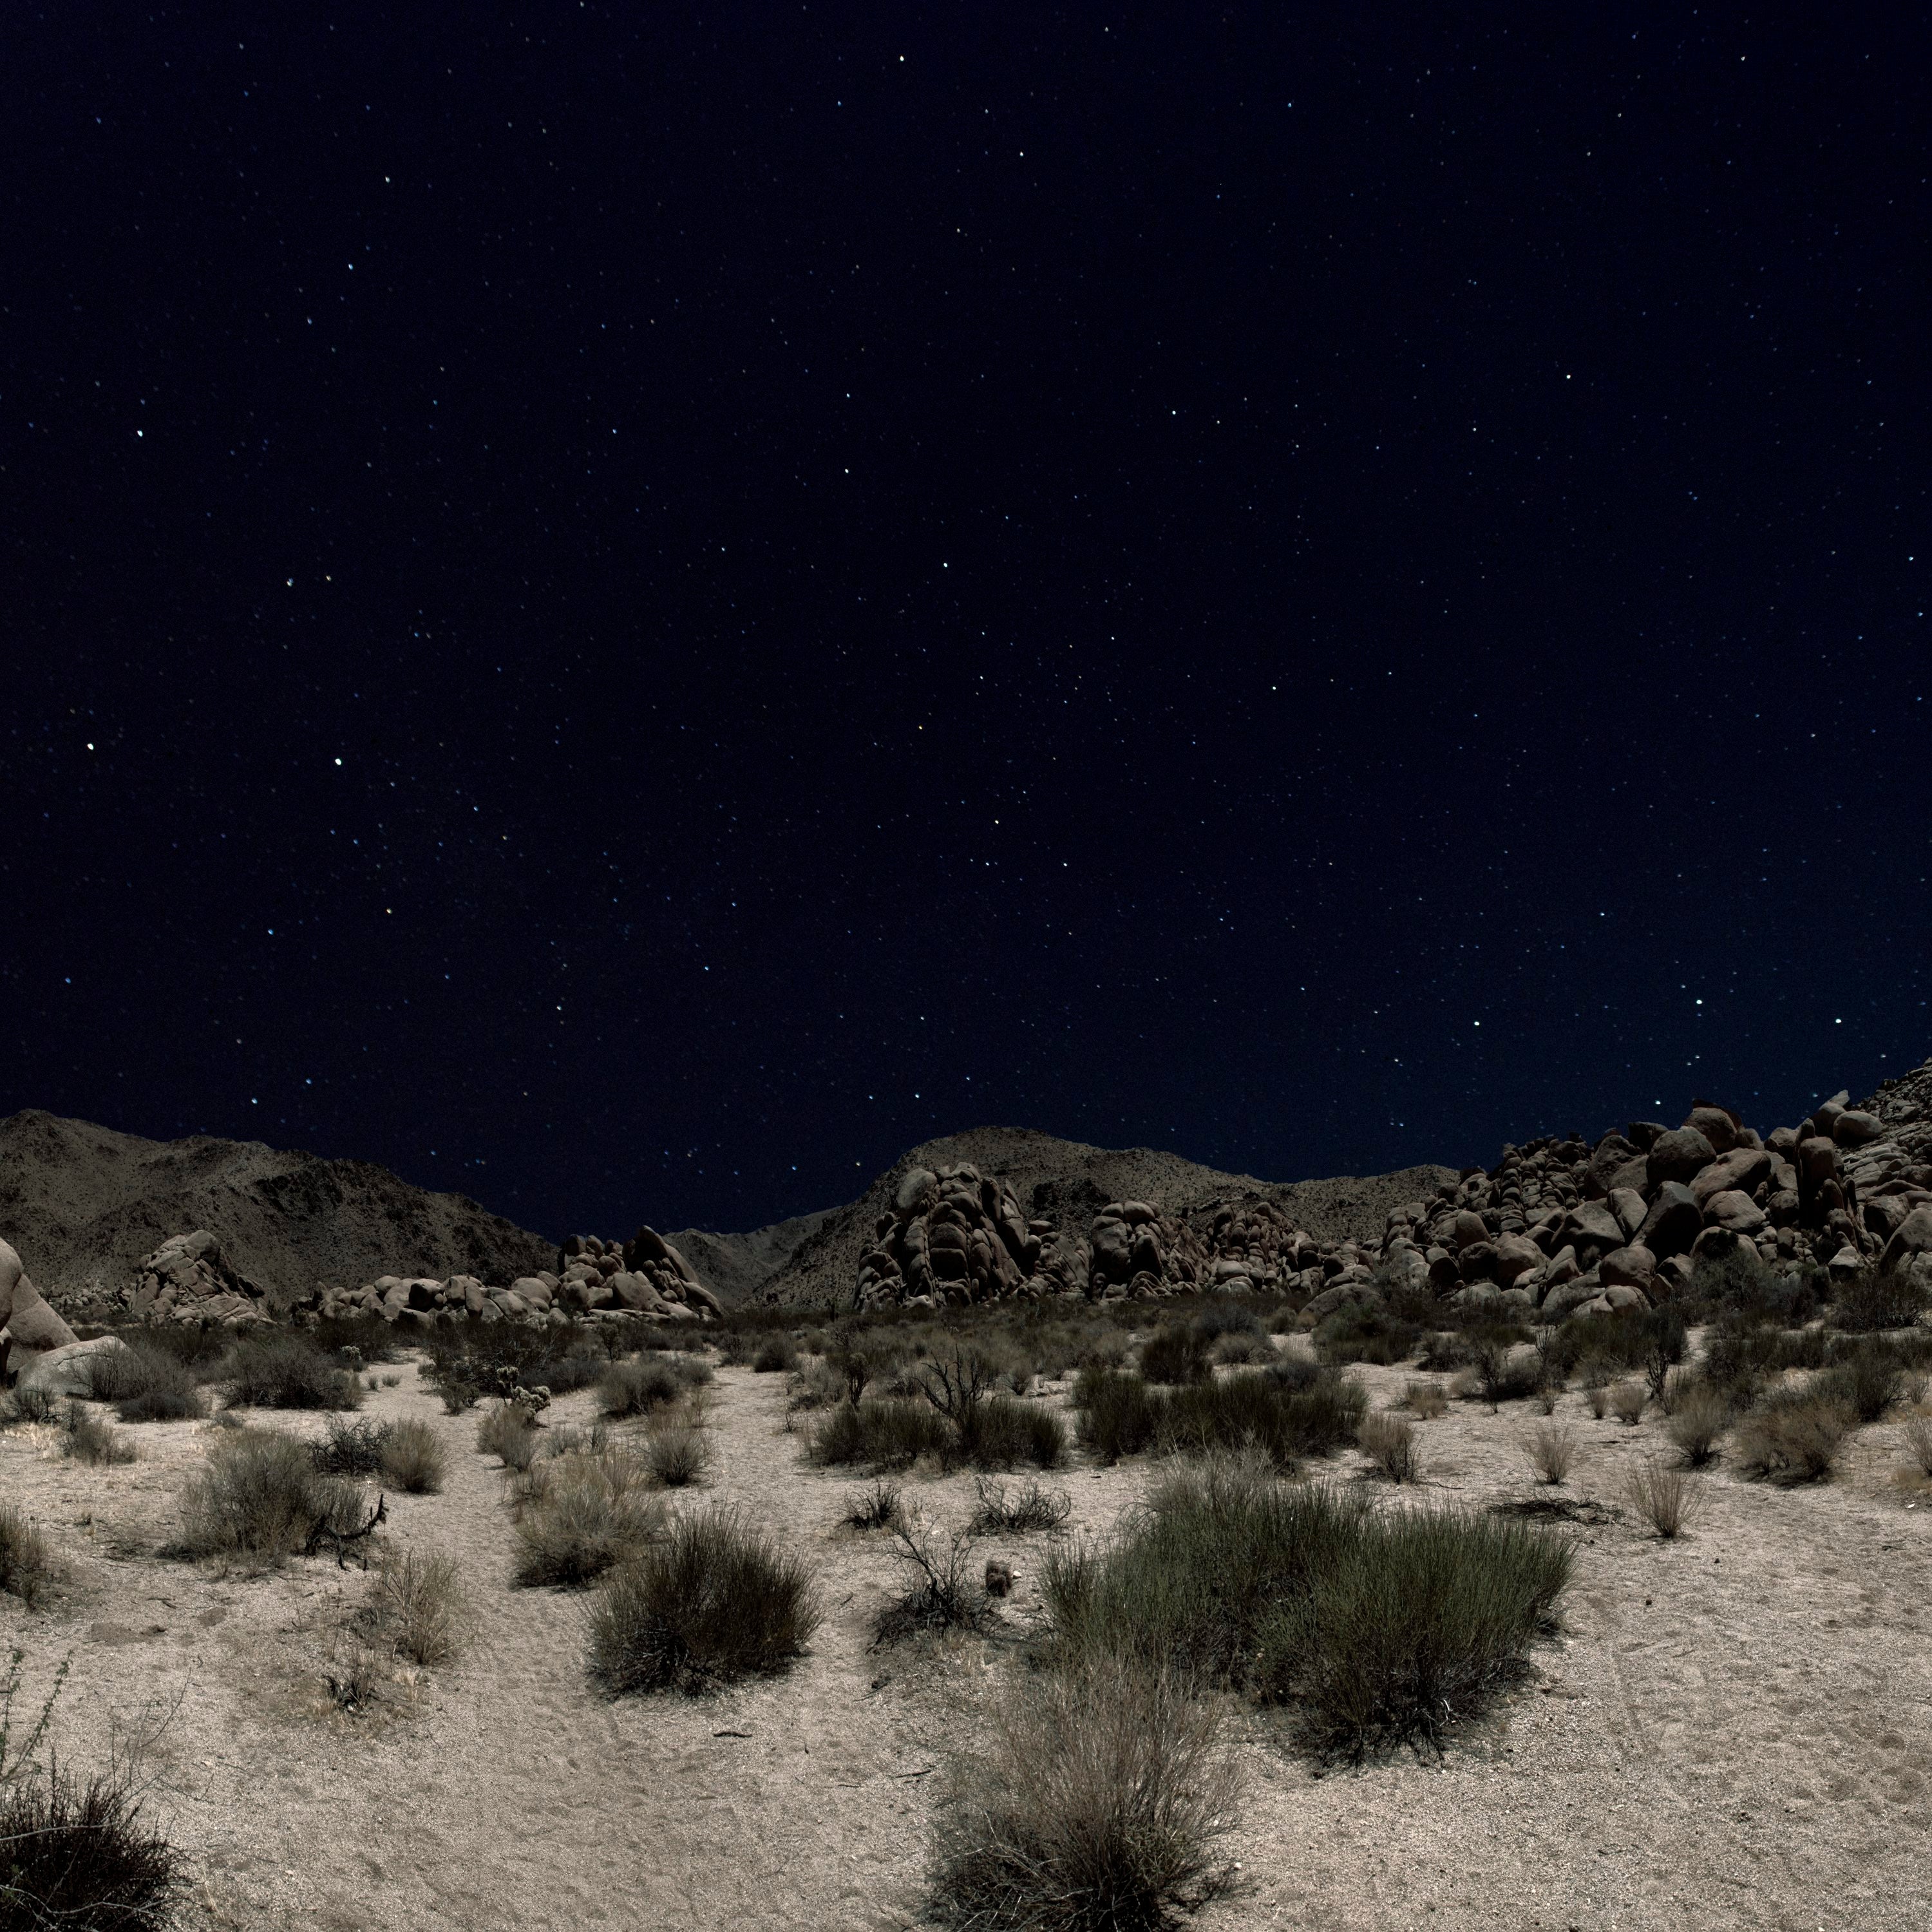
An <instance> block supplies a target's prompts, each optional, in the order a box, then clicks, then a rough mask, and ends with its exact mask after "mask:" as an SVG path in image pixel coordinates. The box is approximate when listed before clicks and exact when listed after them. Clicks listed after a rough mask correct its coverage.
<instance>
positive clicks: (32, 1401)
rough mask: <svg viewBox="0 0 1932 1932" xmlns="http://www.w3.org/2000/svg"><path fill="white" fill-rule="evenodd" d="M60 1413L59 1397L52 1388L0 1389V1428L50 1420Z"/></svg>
mask: <svg viewBox="0 0 1932 1932" xmlns="http://www.w3.org/2000/svg"><path fill="white" fill-rule="evenodd" d="M59 1414H60V1398H59V1397H58V1396H57V1395H55V1394H54V1392H53V1391H52V1389H43V1388H17V1389H10V1390H0V1429H13V1428H16V1427H18V1426H19V1425H20V1424H22V1423H36V1422H52V1421H55V1420H56V1419H57V1418H58V1416H59Z"/></svg>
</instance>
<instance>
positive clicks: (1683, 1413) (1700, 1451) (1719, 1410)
mask: <svg viewBox="0 0 1932 1932" xmlns="http://www.w3.org/2000/svg"><path fill="white" fill-rule="evenodd" d="M1730 1423H1731V1412H1730V1405H1729V1404H1728V1403H1726V1402H1725V1400H1724V1397H1722V1396H1721V1395H1719V1394H1718V1392H1717V1391H1716V1390H1715V1389H1713V1388H1709V1387H1707V1386H1706V1385H1703V1384H1700V1385H1697V1387H1695V1388H1690V1389H1687V1390H1685V1391H1682V1392H1681V1393H1679V1394H1677V1395H1676V1397H1675V1398H1674V1403H1673V1409H1672V1411H1671V1416H1670V1427H1669V1430H1668V1433H1669V1435H1670V1439H1671V1441H1672V1442H1674V1443H1675V1444H1676V1445H1677V1451H1678V1454H1679V1455H1681V1456H1682V1457H1683V1458H1684V1461H1685V1466H1686V1467H1687V1468H1688V1469H1703V1466H1705V1464H1706V1463H1709V1461H1710V1460H1711V1459H1712V1457H1714V1456H1715V1455H1716V1454H1717V1453H1718V1442H1720V1441H1721V1439H1722V1438H1723V1436H1724V1431H1725V1430H1727V1429H1728V1428H1729V1427H1730Z"/></svg>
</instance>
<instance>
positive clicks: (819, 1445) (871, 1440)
mask: <svg viewBox="0 0 1932 1932" xmlns="http://www.w3.org/2000/svg"><path fill="white" fill-rule="evenodd" d="M958 1443H959V1436H958V1434H957V1433H956V1431H955V1430H953V1427H952V1426H951V1425H950V1424H949V1423H948V1422H947V1420H946V1418H944V1416H943V1415H938V1413H936V1412H935V1411H934V1410H933V1409H932V1408H930V1407H929V1406H928V1405H927V1404H926V1403H922V1402H908V1401H907V1400H904V1399H903V1398H902V1397H887V1398H886V1399H885V1400H883V1401H874V1402H862V1403H859V1404H858V1405H857V1406H856V1407H854V1406H853V1404H851V1403H849V1402H847V1403H840V1404H839V1405H838V1407H837V1408H835V1409H830V1410H829V1411H827V1412H826V1415H825V1418H824V1419H823V1421H821V1422H820V1424H819V1425H818V1427H817V1429H815V1430H814V1431H813V1432H812V1435H811V1443H810V1445H809V1447H808V1451H807V1454H808V1455H809V1457H811V1460H812V1461H813V1462H814V1463H818V1464H820V1465H821V1466H824V1467H827V1468H831V1467H835V1466H840V1465H843V1464H849V1463H870V1464H872V1465H874V1466H877V1467H879V1468H881V1469H901V1468H904V1466H906V1465H907V1464H908V1463H915V1462H916V1461H917V1460H919V1457H922V1456H932V1457H938V1458H939V1459H940V1460H941V1461H947V1460H950V1459H951V1458H952V1457H953V1454H954V1452H955V1451H956V1448H957V1446H958Z"/></svg>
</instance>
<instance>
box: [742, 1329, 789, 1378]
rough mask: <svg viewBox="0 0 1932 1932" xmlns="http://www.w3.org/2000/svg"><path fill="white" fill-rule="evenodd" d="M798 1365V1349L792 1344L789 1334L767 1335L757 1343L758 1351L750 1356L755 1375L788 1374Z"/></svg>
mask: <svg viewBox="0 0 1932 1932" xmlns="http://www.w3.org/2000/svg"><path fill="white" fill-rule="evenodd" d="M797 1366H798V1351H797V1349H795V1348H794V1347H793V1346H792V1339H791V1337H790V1336H789V1335H772V1336H768V1337H766V1340H763V1342H761V1343H759V1345H758V1350H757V1354H756V1355H754V1356H753V1357H752V1358H751V1370H752V1373H754V1374H755V1375H760V1376H778V1375H788V1374H790V1372H791V1371H792V1370H793V1369H795V1368H796V1367H797Z"/></svg>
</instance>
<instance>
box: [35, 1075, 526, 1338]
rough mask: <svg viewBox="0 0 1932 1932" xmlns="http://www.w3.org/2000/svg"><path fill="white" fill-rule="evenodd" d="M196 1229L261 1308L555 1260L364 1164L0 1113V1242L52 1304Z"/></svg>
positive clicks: (125, 1274) (506, 1228) (473, 1212)
mask: <svg viewBox="0 0 1932 1932" xmlns="http://www.w3.org/2000/svg"><path fill="white" fill-rule="evenodd" d="M198 1228H205V1229H208V1231H209V1232H210V1233H211V1234H213V1235H214V1236H215V1237H216V1238H217V1239H218V1240H219V1241H220V1243H221V1245H222V1247H223V1249H224V1250H226V1253H227V1256H228V1259H229V1261H230V1262H233V1264H234V1265H235V1266H236V1268H238V1269H239V1271H241V1273H242V1274H244V1275H245V1276H247V1277H248V1278H249V1279H250V1280H253V1281H254V1282H257V1283H260V1285H261V1286H262V1287H263V1289H266V1291H267V1292H268V1295H269V1301H270V1303H271V1305H274V1304H277V1303H283V1304H286V1303H287V1301H290V1300H292V1299H293V1298H295V1297H296V1296H297V1295H303V1294H305V1293H307V1292H308V1291H309V1290H311V1289H315V1288H317V1287H320V1286H321V1285H322V1284H323V1283H325V1282H332V1283H338V1284H345V1285H346V1284H349V1283H359V1282H366V1281H370V1280H374V1278H375V1277H377V1276H378V1275H383V1274H401V1275H434V1276H437V1277H444V1276H448V1275H451V1274H473V1275H476V1276H478V1277H481V1279H482V1280H485V1281H489V1282H508V1281H513V1280H515V1279H516V1278H517V1277H518V1276H519V1275H525V1274H532V1273H534V1272H535V1271H536V1270H537V1269H538V1268H554V1267H555V1266H556V1253H557V1251H556V1243H555V1242H554V1241H546V1240H544V1238H543V1237H542V1236H541V1235H533V1234H531V1233H530V1232H529V1231H528V1230H527V1229H522V1228H519V1227H517V1226H515V1225H514V1223H511V1222H508V1221H506V1220H504V1219H503V1218H502V1216H501V1215H498V1214H491V1213H490V1212H489V1211H488V1210H487V1208H481V1207H478V1205H477V1204H476V1203H475V1202H473V1201H471V1200H469V1199H466V1198H465V1197H464V1196H462V1195H460V1194H431V1193H426V1192H425V1190H422V1188H419V1187H410V1185H409V1184H408V1183H407V1182H406V1181H399V1180H398V1178H396V1176H395V1175H393V1174H392V1173H390V1172H389V1171H388V1169H386V1168H380V1167H377V1166H373V1165H372V1164H371V1163H369V1162H368V1161H360V1160H320V1159H318V1158H317V1157H316V1156H315V1155H314V1154H296V1153H279V1152H278V1151H276V1150H275V1149H274V1148H269V1147H264V1146H263V1145H262V1144H261V1143H260V1142H259V1141H224V1140H217V1139H213V1138H212V1137H211V1136H208V1135H205V1134H197V1135H196V1136H194V1137H193V1139H189V1140H181V1141H151V1140H143V1139H141V1138H140V1137H139V1136H137V1135H134V1134H123V1133H115V1131H114V1130H113V1129H112V1128H110V1127H96V1126H95V1125H94V1124H92V1122H90V1121H69V1120H62V1119H61V1118H58V1117H57V1116H55V1115H52V1114H44V1113H39V1112H29V1113H22V1114H15V1115H12V1116H10V1118H7V1119H6V1120H4V1121H0V1239H5V1240H6V1241H10V1242H11V1243H12V1244H13V1246H14V1247H16V1248H17V1250H19V1251H20V1258H21V1259H22V1260H23V1262H25V1263H26V1267H27V1272H28V1274H30V1275H31V1276H32V1277H33V1278H34V1282H35V1283H36V1284H37V1286H39V1288H40V1291H41V1292H42V1293H43V1294H44V1295H46V1296H47V1298H48V1299H49V1301H54V1302H55V1303H56V1304H58V1303H59V1302H62V1301H67V1302H70V1303H71V1302H74V1301H81V1300H85V1299H89V1298H93V1297H96V1296H98V1295H101V1294H102V1293H103V1292H107V1293H112V1292H114V1291H115V1290H117V1289H120V1288H121V1287H124V1286H125V1285H126V1284H127V1282H128V1281H129V1280H130V1279H131V1278H132V1277H133V1276H134V1275H135V1274H136V1273H137V1272H138V1271H139V1268H140V1265H141V1263H142V1261H143V1260H145V1259H146V1257H147V1256H148V1255H149V1254H150V1253H152V1251H153V1250H154V1249H155V1248H156V1247H158V1246H159V1245H160V1244H161V1242H163V1241H165V1240H166V1239H167V1238H168V1237H169V1235H180V1234H186V1233H188V1232H190V1231H192V1230H193V1229H198Z"/></svg>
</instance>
